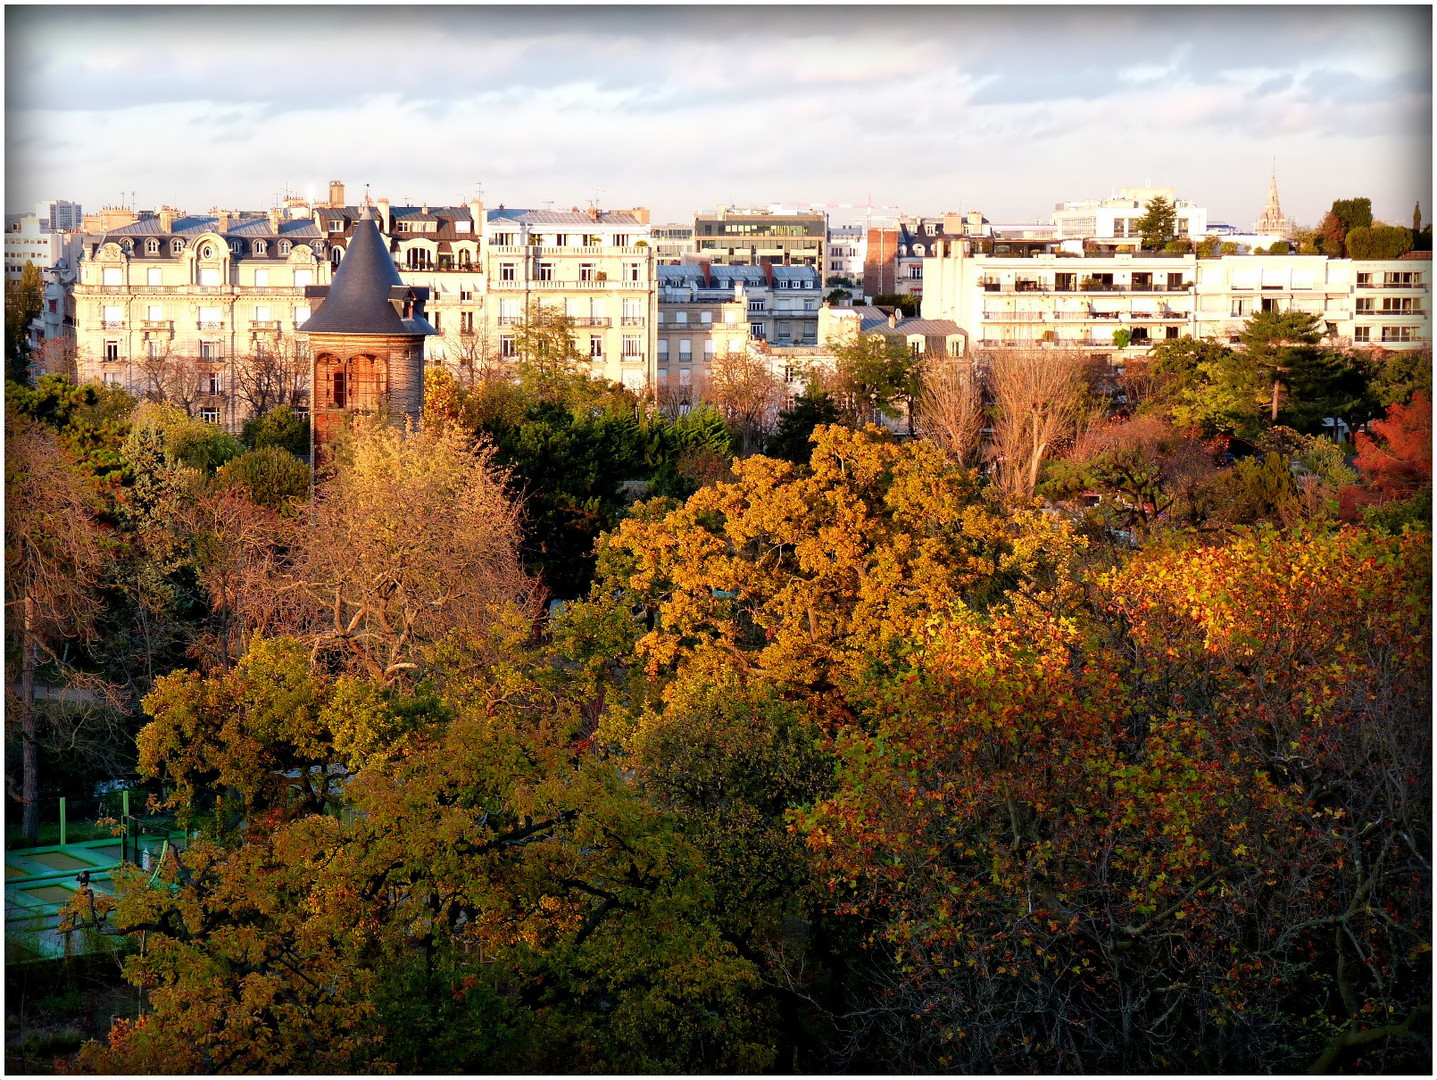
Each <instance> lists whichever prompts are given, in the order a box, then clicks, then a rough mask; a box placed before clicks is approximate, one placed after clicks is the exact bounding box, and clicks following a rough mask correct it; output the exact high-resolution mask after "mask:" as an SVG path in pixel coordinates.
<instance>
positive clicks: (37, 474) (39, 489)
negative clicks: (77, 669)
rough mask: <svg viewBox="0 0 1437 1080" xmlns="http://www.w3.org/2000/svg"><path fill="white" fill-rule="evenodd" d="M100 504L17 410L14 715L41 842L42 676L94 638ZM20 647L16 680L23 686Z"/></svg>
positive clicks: (9, 620)
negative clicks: (67, 650)
mask: <svg viewBox="0 0 1437 1080" xmlns="http://www.w3.org/2000/svg"><path fill="white" fill-rule="evenodd" d="M95 502H96V491H95V487H94V481H93V479H92V478H91V477H90V476H89V475H87V474H86V472H85V471H84V470H83V469H81V468H77V467H76V466H75V465H74V464H73V463H72V462H70V461H69V460H68V459H67V458H66V457H65V455H64V454H62V453H61V451H60V449H59V448H58V447H57V446H56V440H55V437H54V435H52V434H51V433H50V432H49V431H46V430H45V429H44V428H41V427H39V426H38V425H37V424H35V423H33V422H31V421H29V420H26V419H25V418H23V417H21V416H19V415H16V414H15V413H14V412H13V410H11V409H7V410H6V416H5V607H6V611H7V615H6V619H5V629H6V636H7V638H9V639H10V641H11V642H12V643H13V645H14V652H15V654H16V656H17V659H18V664H19V668H20V671H19V680H18V682H19V694H18V698H19V700H18V708H16V709H14V710H9V709H7V710H6V711H7V713H8V714H10V715H11V716H12V717H13V718H14V719H17V720H18V726H19V728H20V735H21V744H22V778H21V790H20V792H19V794H18V795H16V793H15V791H14V789H13V786H12V788H11V795H12V797H16V798H17V799H18V801H19V802H21V803H22V805H23V806H24V813H23V818H22V823H21V831H22V833H23V834H24V836H25V837H26V838H27V839H28V840H30V841H31V842H32V843H34V842H35V841H36V840H37V839H38V837H39V822H40V818H39V812H40V806H39V776H38V773H39V766H38V740H39V735H38V726H37V712H36V704H35V680H36V677H37V674H38V672H39V669H40V665H41V663H42V662H49V663H58V662H59V660H60V646H61V644H62V643H64V642H66V641H75V642H84V641H87V640H90V639H91V638H92V637H93V635H94V632H95V620H96V616H97V615H98V613H99V601H98V598H97V596H96V592H97V589H98V585H99V582H100V577H101V571H102V568H103V566H104V560H105V545H104V539H103V535H104V534H103V531H102V529H101V528H100V526H99V524H98V523H97V522H96V520H95V517H94V507H95ZM10 651H11V650H9V649H7V650H6V652H7V664H6V667H7V678H6V682H7V684H9V685H14V684H15V680H14V679H13V678H12V677H11V676H10V674H9V672H8V668H9V667H10V662H9V661H10ZM60 666H61V668H62V670H63V668H64V666H65V665H63V664H62V665H60ZM7 697H8V693H7ZM16 714H18V715H16ZM12 784H13V779H12Z"/></svg>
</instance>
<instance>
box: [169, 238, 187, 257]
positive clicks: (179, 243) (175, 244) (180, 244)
mask: <svg viewBox="0 0 1437 1080" xmlns="http://www.w3.org/2000/svg"><path fill="white" fill-rule="evenodd" d="M170 250H171V251H172V252H174V253H175V254H176V255H178V254H179V253H180V252H182V251H184V250H185V242H184V241H183V240H171V241H170Z"/></svg>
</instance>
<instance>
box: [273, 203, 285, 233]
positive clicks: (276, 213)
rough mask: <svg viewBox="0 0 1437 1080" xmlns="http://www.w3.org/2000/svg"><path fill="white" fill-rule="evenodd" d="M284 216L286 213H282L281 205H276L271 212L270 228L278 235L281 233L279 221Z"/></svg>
mask: <svg viewBox="0 0 1437 1080" xmlns="http://www.w3.org/2000/svg"><path fill="white" fill-rule="evenodd" d="M283 217H284V215H283V214H281V213H280V211H279V207H275V208H274V209H273V210H271V211H270V212H269V230H270V232H272V233H274V234H275V235H276V236H278V235H279V223H280V221H281V220H282V219H283Z"/></svg>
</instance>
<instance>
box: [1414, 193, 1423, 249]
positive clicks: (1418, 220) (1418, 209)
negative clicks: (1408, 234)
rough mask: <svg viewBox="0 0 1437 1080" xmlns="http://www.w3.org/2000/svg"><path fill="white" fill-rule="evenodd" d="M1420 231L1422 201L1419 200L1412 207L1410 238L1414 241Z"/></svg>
mask: <svg viewBox="0 0 1437 1080" xmlns="http://www.w3.org/2000/svg"><path fill="white" fill-rule="evenodd" d="M1421 231H1422V201H1421V200H1420V199H1419V200H1418V201H1417V202H1416V203H1414V204H1413V206H1412V236H1413V238H1414V240H1415V238H1416V236H1417V234H1418V233H1420V232H1421Z"/></svg>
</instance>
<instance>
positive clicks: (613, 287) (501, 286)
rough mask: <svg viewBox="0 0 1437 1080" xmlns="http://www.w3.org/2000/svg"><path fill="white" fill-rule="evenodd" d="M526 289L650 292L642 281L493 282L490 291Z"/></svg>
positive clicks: (543, 290)
mask: <svg viewBox="0 0 1437 1080" xmlns="http://www.w3.org/2000/svg"><path fill="white" fill-rule="evenodd" d="M525 289H529V290H532V291H534V292H602V291H617V290H628V291H629V292H644V293H646V292H648V285H647V284H646V283H645V282H642V281H553V280H549V281H539V280H537V279H532V278H531V279H530V280H528V281H491V282H489V290H490V291H491V292H522V291H524V290H525Z"/></svg>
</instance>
